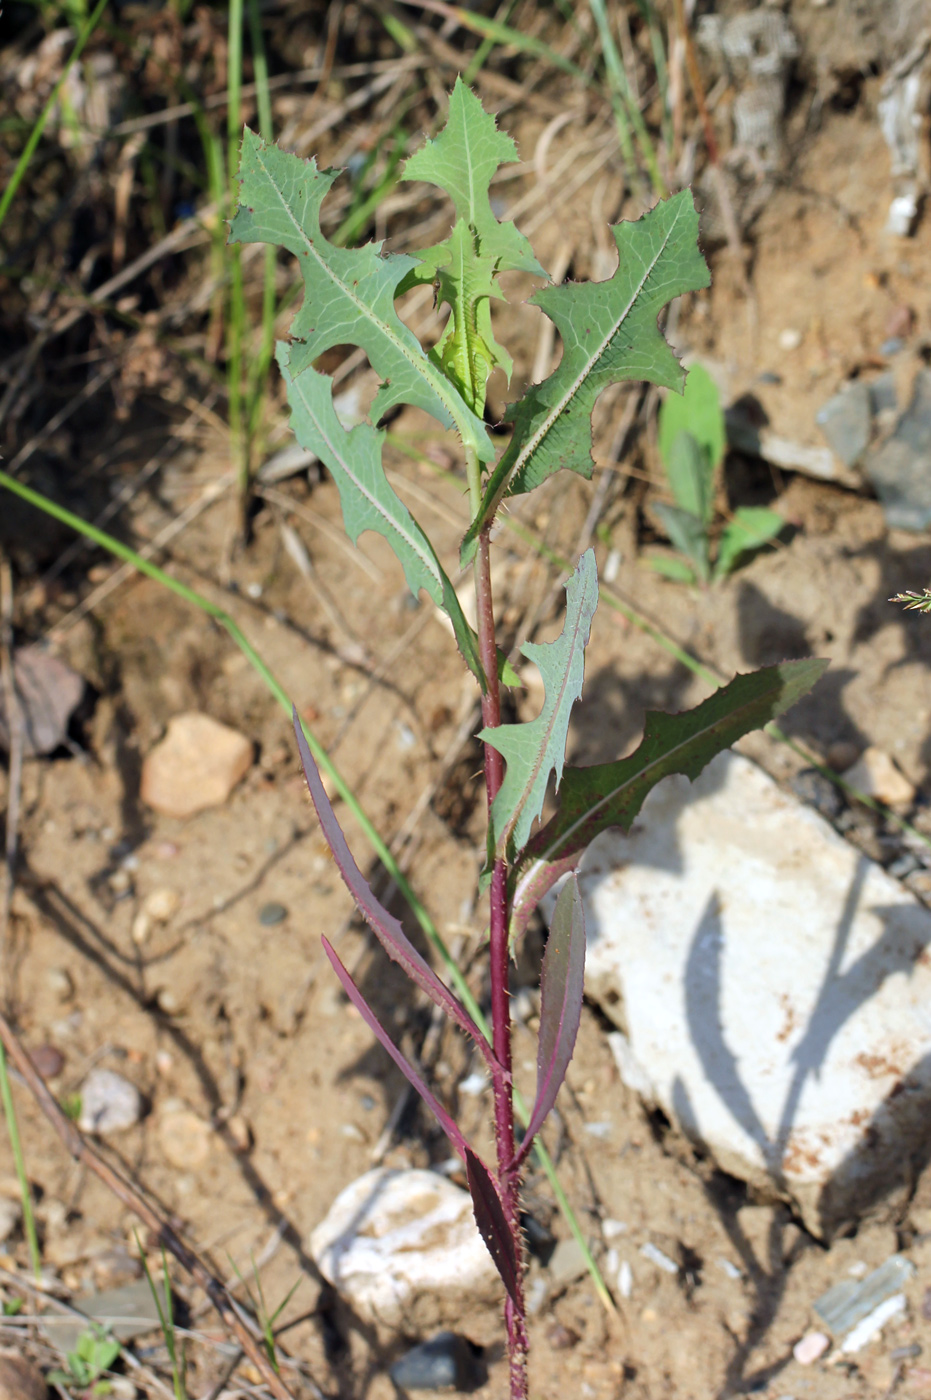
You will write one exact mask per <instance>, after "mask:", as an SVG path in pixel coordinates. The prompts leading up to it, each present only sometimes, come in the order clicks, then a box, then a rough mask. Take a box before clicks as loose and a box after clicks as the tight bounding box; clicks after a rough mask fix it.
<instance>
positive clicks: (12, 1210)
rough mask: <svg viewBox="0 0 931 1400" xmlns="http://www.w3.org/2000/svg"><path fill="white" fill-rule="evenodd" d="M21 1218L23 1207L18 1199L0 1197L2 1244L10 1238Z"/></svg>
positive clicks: (0, 1233)
mask: <svg viewBox="0 0 931 1400" xmlns="http://www.w3.org/2000/svg"><path fill="white" fill-rule="evenodd" d="M22 1218H23V1208H22V1206H21V1205H20V1203H19V1201H13V1200H9V1201H8V1200H4V1199H3V1198H2V1197H0V1244H4V1243H5V1242H6V1241H7V1240H8V1239H9V1238H10V1236H11V1235H12V1234H13V1232H14V1231H15V1230H16V1228H17V1226H18V1225H19V1222H20V1221H21V1220H22Z"/></svg>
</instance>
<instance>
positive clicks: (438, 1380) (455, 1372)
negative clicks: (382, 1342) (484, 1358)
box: [389, 1332, 484, 1391]
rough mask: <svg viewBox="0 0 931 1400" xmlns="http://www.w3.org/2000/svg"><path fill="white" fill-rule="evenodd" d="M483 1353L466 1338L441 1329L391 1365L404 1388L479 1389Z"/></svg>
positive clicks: (393, 1374) (401, 1387) (396, 1378)
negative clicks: (475, 1349)
mask: <svg viewBox="0 0 931 1400" xmlns="http://www.w3.org/2000/svg"><path fill="white" fill-rule="evenodd" d="M483 1372H484V1367H483V1366H482V1365H481V1361H480V1355H476V1352H475V1351H474V1350H473V1349H472V1347H471V1346H470V1345H469V1343H468V1342H467V1341H466V1339H465V1337H459V1336H457V1335H456V1333H455V1332H438V1333H437V1334H436V1336H435V1337H431V1338H430V1340H429V1341H428V1342H421V1344H420V1346H416V1347H412V1348H411V1350H410V1351H408V1352H405V1354H404V1355H403V1356H402V1357H400V1358H399V1359H398V1360H397V1361H396V1362H395V1363H394V1365H393V1366H392V1367H391V1371H390V1373H389V1374H390V1376H391V1379H392V1380H393V1381H394V1383H395V1385H396V1386H398V1387H399V1388H400V1389H401V1390H465V1391H468V1390H475V1389H476V1388H477V1387H478V1386H480V1385H481V1384H482V1381H483V1380H484V1374H483Z"/></svg>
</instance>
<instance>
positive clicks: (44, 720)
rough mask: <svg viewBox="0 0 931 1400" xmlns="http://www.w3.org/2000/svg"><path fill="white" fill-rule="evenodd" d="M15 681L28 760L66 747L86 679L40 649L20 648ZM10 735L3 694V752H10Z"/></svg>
mask: <svg viewBox="0 0 931 1400" xmlns="http://www.w3.org/2000/svg"><path fill="white" fill-rule="evenodd" d="M13 679H14V683H15V685H16V694H17V698H18V700H19V705H20V715H21V718H22V720H23V751H24V753H25V755H26V757H27V758H35V757H36V755H37V754H48V753H53V752H54V750H55V749H57V748H58V746H59V744H61V743H63V742H64V740H65V738H66V736H67V733H68V724H69V721H70V719H71V716H72V714H73V713H74V711H75V710H76V709H77V707H78V705H79V704H80V702H81V697H82V695H83V694H84V678H83V676H79V675H78V673H77V672H76V671H73V670H72V669H71V667H70V666H67V665H65V663H64V661H59V659H58V657H57V656H52V655H51V653H50V652H47V651H45V650H43V648H42V647H40V646H26V647H18V648H17V649H16V651H15V653H14V655H13ZM9 747H10V735H9V727H8V724H7V716H6V703H5V699H4V694H3V693H0V748H2V749H4V750H6V751H7V752H9Z"/></svg>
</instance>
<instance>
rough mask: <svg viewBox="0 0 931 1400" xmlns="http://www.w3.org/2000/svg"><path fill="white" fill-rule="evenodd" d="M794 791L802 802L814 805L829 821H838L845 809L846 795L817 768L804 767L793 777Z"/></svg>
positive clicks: (810, 805)
mask: <svg viewBox="0 0 931 1400" xmlns="http://www.w3.org/2000/svg"><path fill="white" fill-rule="evenodd" d="M791 786H792V791H793V792H794V793H795V795H796V797H798V798H801V800H802V802H807V804H808V805H809V807H814V809H815V811H816V812H820V813H821V815H822V816H823V817H827V819H828V821H836V819H837V818H838V817H839V816H840V814H841V812H842V811H843V810H844V795H843V793H842V792H841V791H840V789H839V788H838V787H837V785H836V784H835V783H832V782H831V780H830V778H826V777H825V776H824V774H823V773H821V772H819V770H818V769H817V768H803V769H802V770H801V772H800V773H796V775H795V777H794V778H793V779H792V783H791Z"/></svg>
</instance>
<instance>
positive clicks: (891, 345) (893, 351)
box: [879, 335, 905, 357]
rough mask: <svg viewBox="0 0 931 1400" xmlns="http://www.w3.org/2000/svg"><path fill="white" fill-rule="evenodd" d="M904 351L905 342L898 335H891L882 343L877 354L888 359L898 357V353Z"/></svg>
mask: <svg viewBox="0 0 931 1400" xmlns="http://www.w3.org/2000/svg"><path fill="white" fill-rule="evenodd" d="M904 349H905V341H904V340H903V339H902V337H901V336H900V335H893V336H890V337H889V339H888V340H884V341H883V343H882V345H880V347H879V353H880V355H883V356H885V357H888V356H890V355H898V354H899V352H900V351H901V350H904Z"/></svg>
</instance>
